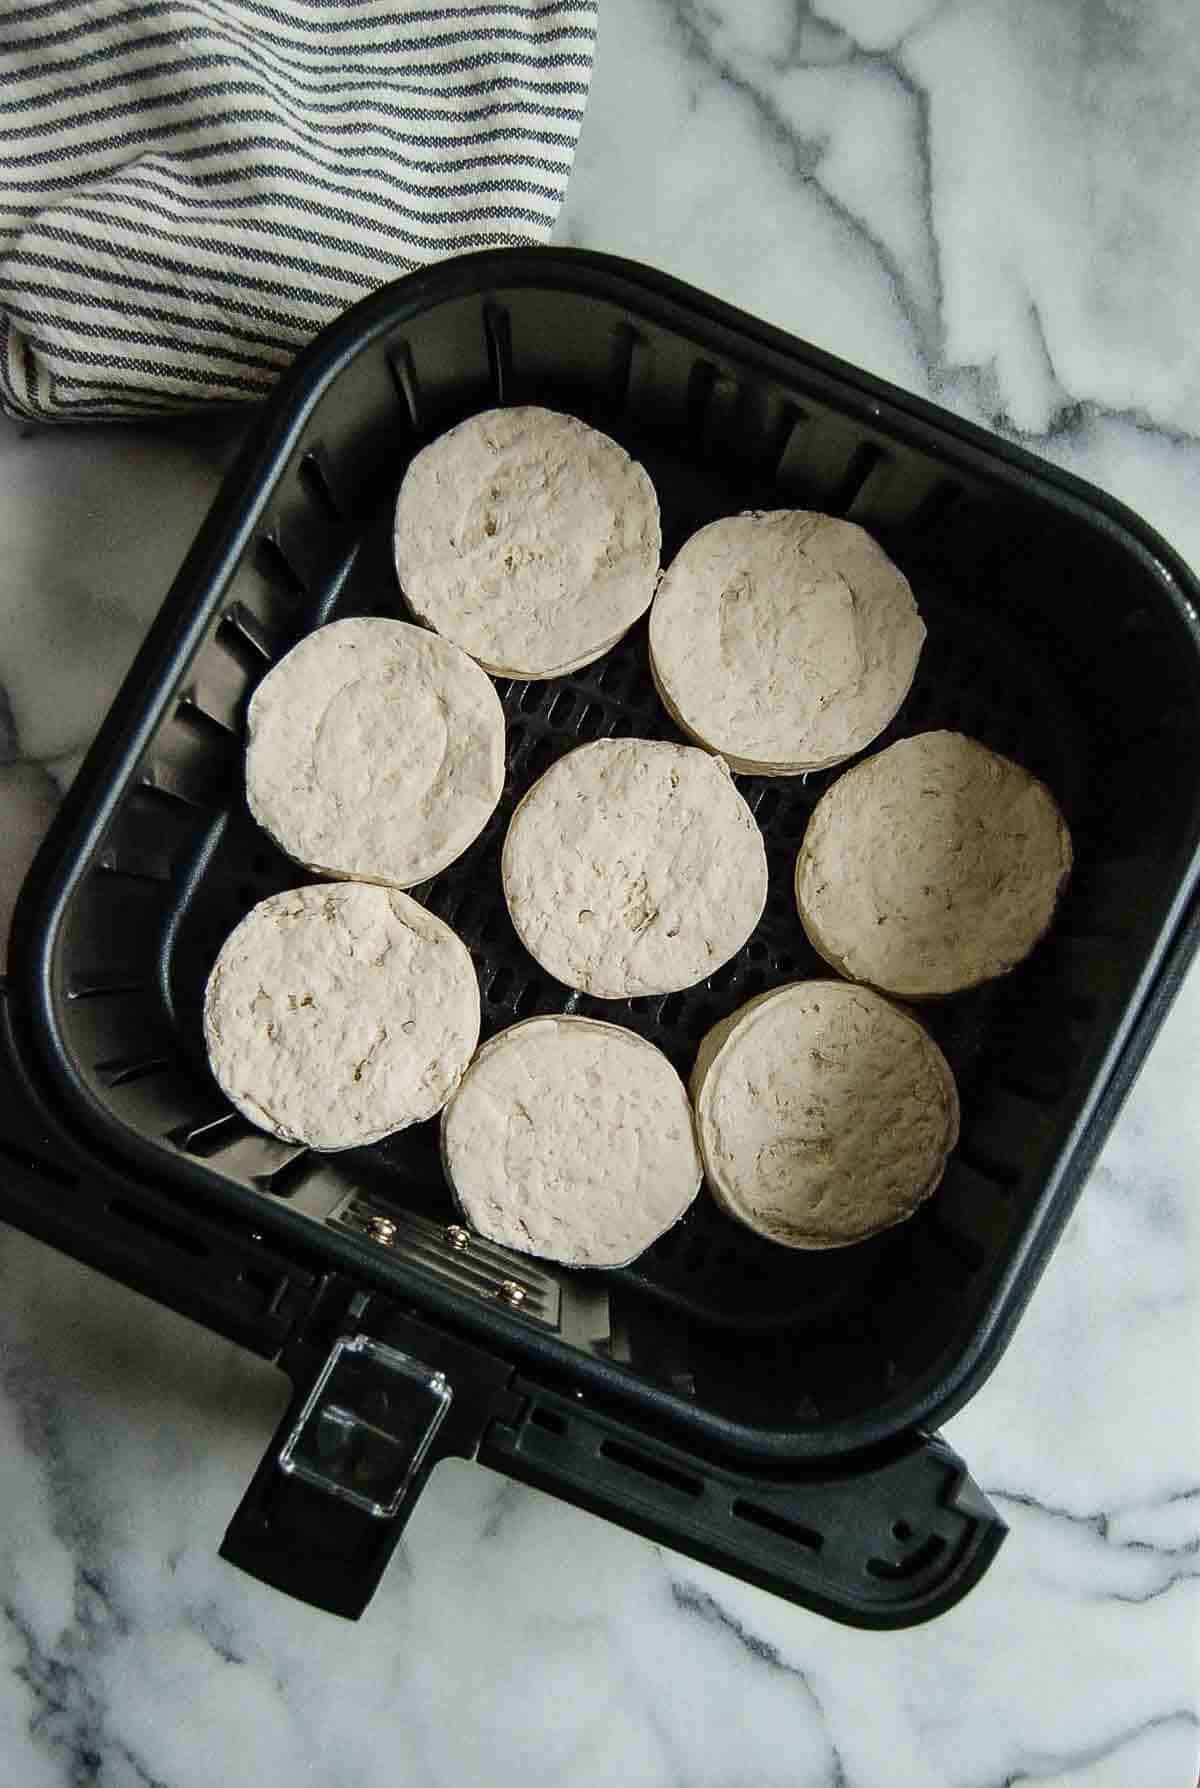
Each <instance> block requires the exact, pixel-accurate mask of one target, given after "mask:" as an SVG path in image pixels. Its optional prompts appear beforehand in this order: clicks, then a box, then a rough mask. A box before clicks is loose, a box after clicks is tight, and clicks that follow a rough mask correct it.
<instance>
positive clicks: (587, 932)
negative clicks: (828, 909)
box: [500, 739, 767, 999]
mask: <svg viewBox="0 0 1200 1788" xmlns="http://www.w3.org/2000/svg"><path fill="white" fill-rule="evenodd" d="M500 872H501V877H502V880H503V883H504V895H505V899H506V900H507V902H508V910H509V912H510V913H511V915H512V921H513V924H514V925H515V926H516V929H517V935H518V936H519V938H520V939H521V942H522V943H523V944H524V945H525V948H526V949H527V950H528V951H529V953H530V955H531V956H533V957H535V958H536V960H537V961H538V962H540V963H541V965H542V967H543V968H544V969H547V970H548V971H549V972H550V974H552V975H554V976H556V977H557V978H558V980H560V981H564V982H565V983H566V984H567V986H568V987H577V988H580V989H581V990H582V991H583V992H585V993H591V994H595V995H597V996H598V997H599V998H601V999H625V998H627V997H629V996H630V995H634V994H644V993H673V992H675V991H676V990H678V989H679V988H682V987H692V986H694V985H695V983H696V982H697V981H702V980H703V979H704V978H705V976H706V975H710V974H712V973H714V971H715V970H717V969H718V968H720V967H721V964H722V963H725V962H728V961H729V958H730V957H731V956H734V955H736V953H737V952H738V951H739V950H740V949H741V947H742V945H743V944H744V943H745V942H746V939H747V938H748V937H749V936H750V933H751V932H752V931H753V930H754V927H755V926H756V925H757V924H758V921H759V919H760V918H761V917H762V913H763V908H764V906H765V905H766V899H767V856H766V850H765V848H764V845H763V840H762V834H761V832H760V831H759V829H758V826H757V824H756V822H755V819H754V815H753V814H752V813H751V811H750V809H749V807H747V805H746V803H745V801H744V800H743V799H742V797H741V795H740V794H739V793H738V791H737V789H736V788H735V787H734V785H733V781H732V779H731V778H730V775H729V772H728V771H727V769H726V768H725V765H724V764H723V763H722V761H721V759H720V758H716V757H712V756H710V755H709V753H708V752H706V751H698V750H696V749H695V748H694V747H693V746H691V745H673V744H667V743H665V742H663V741H662V740H658V739H597V740H596V741H595V742H594V743H593V744H590V745H581V746H579V747H578V748H577V749H576V750H574V751H570V752H568V753H567V755H566V756H565V757H561V758H559V760H558V762H557V763H555V764H552V765H551V766H550V768H549V769H548V770H547V771H546V773H545V775H544V776H542V777H540V778H539V780H538V781H537V782H535V783H534V785H533V787H532V788H531V789H530V790H529V792H528V794H527V795H526V796H525V798H524V799H523V800H522V801H521V802H520V803H519V805H518V807H517V810H516V812H515V813H514V814H513V817H512V820H511V822H510V824H509V828H508V835H507V837H506V838H505V840H504V850H503V852H502V854H501V859H500Z"/></svg>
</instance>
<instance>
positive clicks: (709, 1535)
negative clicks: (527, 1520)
mask: <svg viewBox="0 0 1200 1788" xmlns="http://www.w3.org/2000/svg"><path fill="white" fill-rule="evenodd" d="M514 1388H515V1389H516V1390H517V1391H518V1392H519V1393H520V1394H521V1413H520V1415H519V1417H518V1419H517V1420H516V1421H515V1422H495V1423H493V1424H492V1426H491V1427H490V1428H489V1430H488V1433H487V1436H486V1438H485V1441H484V1444H483V1446H482V1447H481V1449H480V1454H479V1457H480V1459H481V1460H482V1462H483V1463H484V1464H486V1465H489V1466H492V1467H494V1468H495V1469H497V1470H499V1471H505V1472H507V1473H508V1475H509V1476H510V1477H513V1478H518V1479H520V1480H521V1481H522V1482H524V1483H528V1484H533V1485H536V1486H537V1487H538V1488H540V1489H543V1490H549V1491H551V1492H553V1493H554V1494H555V1495H557V1496H560V1497H562V1498H563V1499H564V1500H565V1501H568V1502H574V1503H576V1504H578V1505H579V1506H580V1507H581V1508H585V1509H589V1510H591V1511H592V1513H594V1514H598V1515H604V1516H607V1517H608V1519H610V1520H612V1521H616V1522H618V1523H620V1525H622V1526H624V1527H628V1528H630V1529H632V1530H633V1531H634V1532H636V1533H640V1534H643V1535H645V1536H646V1537H647V1538H648V1539H652V1540H657V1541H660V1542H662V1544H664V1545H667V1546H670V1547H673V1548H674V1549H675V1550H676V1551H678V1552H683V1553H686V1554H688V1556H690V1557H692V1558H696V1559H699V1560H701V1561H702V1562H703V1563H705V1564H711V1565H717V1566H719V1567H720V1568H721V1569H722V1570H725V1571H728V1572H729V1573H730V1575H731V1576H734V1577H740V1578H742V1579H743V1580H744V1581H745V1582H748V1583H755V1584H758V1585H759V1587H760V1588H763V1589H767V1590H770V1591H771V1592H772V1593H773V1594H774V1595H778V1596H782V1597H784V1598H785V1599H786V1600H787V1601H790V1602H796V1603H799V1604H801V1605H802V1606H804V1607H808V1608H812V1609H814V1610H815V1611H817V1612H818V1613H821V1614H825V1615H828V1616H829V1617H831V1618H832V1619H834V1620H837V1621H841V1622H843V1623H845V1624H847V1625H851V1626H862V1627H903V1626H914V1625H916V1624H918V1623H919V1622H921V1621H924V1620H930V1619H932V1618H933V1616H935V1615H937V1614H940V1613H942V1612H943V1611H944V1610H945V1609H947V1608H949V1607H951V1606H952V1605H953V1604H954V1603H955V1602H957V1601H958V1600H959V1599H960V1597H962V1596H964V1595H965V1594H966V1592H967V1591H968V1590H969V1589H971V1588H972V1587H973V1586H974V1584H975V1583H977V1582H978V1580H979V1578H980V1577H981V1576H982V1575H983V1573H984V1571H985V1570H986V1569H987V1567H988V1565H989V1564H990V1563H991V1561H992V1559H993V1558H994V1557H995V1556H996V1553H997V1551H998V1550H999V1547H1000V1545H1001V1542H1002V1541H1003V1539H1004V1536H1005V1534H1006V1533H1007V1531H1008V1529H1007V1526H1006V1524H1005V1523H1004V1521H1003V1520H1002V1519H1001V1517H1000V1516H999V1515H998V1514H997V1512H996V1510H995V1509H994V1508H993V1507H992V1505H991V1504H990V1503H989V1502H988V1500H987V1498H986V1497H985V1496H984V1495H983V1494H982V1492H981V1491H980V1490H979V1489H978V1488H977V1487H976V1485H975V1484H974V1483H973V1482H972V1481H971V1479H970V1478H969V1477H968V1475H967V1472H966V1468H965V1466H964V1464H963V1462H962V1460H961V1459H960V1458H959V1457H958V1455H957V1454H956V1453H955V1452H954V1451H953V1450H952V1449H951V1448H950V1447H949V1446H947V1445H946V1443H945V1442H944V1441H943V1440H942V1439H941V1438H940V1437H939V1436H936V1435H924V1434H918V1433H910V1434H907V1435H904V1436H901V1437H899V1439H898V1440H897V1441H896V1442H895V1443H894V1444H893V1445H892V1446H891V1447H890V1448H889V1449H888V1450H887V1451H886V1452H885V1453H884V1454H882V1455H880V1456H878V1457H876V1458H874V1459H873V1460H871V1461H868V1462H864V1463H863V1464H861V1465H858V1466H853V1465H846V1466H845V1467H844V1469H842V1470H841V1471H839V1470H837V1469H836V1467H834V1468H831V1467H830V1466H829V1464H827V1463H826V1464H825V1465H823V1466H821V1467H818V1468H816V1469H815V1470H814V1472H813V1475H812V1476H811V1478H810V1477H806V1476H802V1475H799V1474H797V1473H796V1471H795V1470H794V1469H793V1470H792V1472H791V1473H790V1474H789V1472H787V1471H784V1472H781V1473H778V1474H771V1473H769V1472H767V1471H765V1470H762V1471H755V1470H749V1471H741V1470H738V1469H737V1468H735V1467H730V1466H717V1465H715V1464H712V1463H710V1462H708V1461H702V1460H700V1459H698V1458H697V1457H695V1456H694V1455H692V1454H689V1453H687V1452H684V1451H682V1450H680V1449H678V1448H676V1447H673V1446H670V1445H668V1444H667V1443H665V1442H662V1441H659V1440H652V1439H650V1438H649V1437H648V1436H646V1435H644V1434H643V1433H641V1432H639V1431H636V1430H634V1429H631V1428H629V1427H627V1426H626V1425H625V1424H624V1423H622V1422H619V1421H616V1420H614V1419H613V1418H612V1417H611V1416H609V1415H608V1414H602V1413H600V1412H599V1411H596V1410H591V1409H585V1408H583V1407H582V1406H581V1405H580V1404H579V1403H578V1402H577V1401H572V1400H571V1399H569V1398H566V1397H562V1396H559V1395H557V1394H555V1393H553V1392H549V1391H546V1390H542V1389H540V1388H537V1387H534V1386H532V1385H530V1384H526V1383H522V1382H520V1381H518V1382H517V1384H516V1385H515V1387H514Z"/></svg>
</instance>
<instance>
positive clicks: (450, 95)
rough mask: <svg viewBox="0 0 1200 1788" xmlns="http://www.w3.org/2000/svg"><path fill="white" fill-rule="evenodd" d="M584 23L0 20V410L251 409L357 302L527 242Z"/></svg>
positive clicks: (583, 77)
mask: <svg viewBox="0 0 1200 1788" xmlns="http://www.w3.org/2000/svg"><path fill="white" fill-rule="evenodd" d="M596 9H597V0H529V4H525V5H517V4H510V5H501V6H484V5H458V6H437V5H409V4H405V3H404V0H275V3H274V4H271V3H270V0H140V3H138V0H28V3H27V0H0V404H2V405H3V407H4V408H5V409H6V410H8V411H9V412H10V413H12V414H15V415H19V416H25V417H34V418H59V419H66V420H69V419H76V418H88V417H96V416H132V415H144V414H148V413H151V412H160V411H173V410H182V409H194V408H196V407H198V406H200V405H202V404H205V403H213V402H216V403H229V402H233V401H237V400H239V399H244V400H253V399H255V398H258V397H261V396H262V395H263V394H264V393H265V392H266V391H267V390H268V389H269V388H270V386H271V384H272V383H273V381H274V379H275V378H276V376H277V375H278V373H279V371H280V369H281V368H282V367H284V366H286V365H287V363H288V361H289V360H290V359H291V358H292V356H293V355H294V353H295V352H296V349H297V348H298V347H300V346H301V345H302V344H303V343H304V342H306V341H307V340H308V339H309V337H310V336H311V335H313V334H314V333H315V332H316V330H318V329H319V328H320V327H321V325H322V324H323V323H326V322H328V321H329V319H330V318H331V317H333V316H335V315H336V314H337V313H338V312H339V311H341V310H343V309H344V308H345V307H346V305H347V304H350V303H352V302H353V301H354V300H355V299H356V298H360V297H362V295H363V294H364V293H365V292H368V291H370V290H371V289H372V288H373V287H375V286H377V285H380V284H381V283H382V282H383V281H385V280H388V279H394V278H395V277H396V276H397V275H398V274H401V273H404V272H406V271H407V270H409V269H410V268H412V267H416V266H419V265H420V264H422V263H423V262H426V261H430V260H433V259H435V258H437V257H439V256H441V255H446V254H450V253H453V252H454V251H456V250H460V249H469V248H483V247H487V246H493V245H501V244H505V243H516V242H529V241H537V240H540V239H542V238H544V237H545V236H546V235H547V233H548V232H549V230H550V228H551V226H552V224H553V222H554V219H555V216H556V214H557V211H558V207H559V204H560V202H561V199H562V196H563V192H564V190H565V187H566V183H567V177H568V174H569V173H570V169H571V161H572V157H573V155H574V152H575V143H576V139H577V137H578V135H579V127H580V123H581V120H582V117H583V108H584V102H585V100H586V98H587V91H588V82H589V79H590V77H591V69H592V52H593V47H594V42H595V34H596Z"/></svg>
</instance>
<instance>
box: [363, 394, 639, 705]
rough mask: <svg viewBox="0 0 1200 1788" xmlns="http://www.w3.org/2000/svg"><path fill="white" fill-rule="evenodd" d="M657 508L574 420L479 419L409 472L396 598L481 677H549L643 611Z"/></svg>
mask: <svg viewBox="0 0 1200 1788" xmlns="http://www.w3.org/2000/svg"><path fill="white" fill-rule="evenodd" d="M661 545H662V532H661V527H660V523H659V513H658V498H657V496H656V495H655V491H654V486H653V485H652V484H651V482H650V479H649V477H648V476H647V474H646V472H645V471H644V470H643V468H642V467H641V466H640V465H638V463H637V462H636V461H635V460H632V459H630V457H629V455H628V454H627V453H626V452H625V450H624V448H623V447H619V446H618V445H617V443H616V442H615V441H612V440H610V439H609V437H608V436H607V435H604V434H601V433H600V432H599V430H597V429H594V428H589V427H588V426H587V424H586V423H584V422H580V421H578V420H577V418H576V417H574V416H565V415H560V414H559V413H558V412H557V411H555V410H544V409H539V408H537V407H533V406H525V407H522V408H515V409H511V410H488V411H486V412H484V413H483V414H482V415H479V416H472V417H471V418H470V419H469V420H468V421H466V422H462V423H460V424H459V425H458V427H457V428H452V429H450V430H449V432H448V433H446V434H444V435H441V436H439V438H438V439H437V440H436V441H434V442H432V443H431V445H430V446H428V447H426V448H424V449H423V450H422V451H421V452H420V453H419V454H418V455H417V456H416V458H415V459H414V460H413V462H412V464H411V466H410V467H409V468H408V471H407V473H406V474H405V477H404V482H403V484H402V485H401V487H400V496H399V499H398V501H397V504H396V527H395V552H396V570H397V574H398V576H399V579H400V588H401V590H402V591H403V593H404V598H405V601H406V602H407V603H408V605H409V607H410V609H411V610H412V612H413V614H414V615H416V617H417V619H418V620H420V621H423V622H424V623H425V624H426V625H427V626H429V627H432V628H435V629H436V630H437V632H438V633H441V634H444V635H445V637H446V638H447V639H452V640H454V641H455V642H456V643H457V644H458V645H460V646H461V647H462V648H463V650H464V651H466V652H469V653H470V654H471V656H472V657H473V658H476V659H477V660H478V661H479V663H480V664H481V665H483V667H484V668H485V670H489V671H491V672H492V674H493V675H495V676H504V677H531V678H539V677H553V676H559V675H562V674H564V673H566V672H567V671H572V670H578V669H579V668H580V667H581V666H583V665H585V664H590V663H591V662H592V660H593V659H595V658H599V657H600V656H601V655H602V654H603V653H604V652H607V651H608V649H609V648H610V647H611V646H614V645H616V643H617V641H618V640H619V639H620V638H621V637H622V635H623V634H625V633H626V632H627V631H628V630H629V628H630V627H631V626H632V625H633V623H634V622H635V621H636V620H637V618H638V616H639V615H642V614H644V613H645V611H646V610H647V609H648V608H649V606H650V602H651V598H652V597H653V595H654V587H655V583H656V581H657V578H658V570H659V555H660V551H661Z"/></svg>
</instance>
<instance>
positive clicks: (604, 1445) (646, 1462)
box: [600, 1440, 704, 1496]
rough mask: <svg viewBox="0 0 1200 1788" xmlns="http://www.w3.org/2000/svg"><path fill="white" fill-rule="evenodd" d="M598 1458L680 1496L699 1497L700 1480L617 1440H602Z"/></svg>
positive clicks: (701, 1485) (700, 1491)
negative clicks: (673, 1491) (651, 1480)
mask: <svg viewBox="0 0 1200 1788" xmlns="http://www.w3.org/2000/svg"><path fill="white" fill-rule="evenodd" d="M600 1456H601V1458H603V1459H609V1460H611V1461H612V1463H613V1464H614V1465H619V1466H621V1467H622V1468H623V1469H624V1470H625V1471H635V1472H637V1473H638V1474H639V1475H640V1476H641V1477H644V1478H652V1479H653V1480H654V1482H655V1483H656V1484H664V1485H665V1486H666V1487H667V1489H668V1490H678V1491H679V1493H680V1495H681V1496H701V1495H703V1493H704V1484H703V1482H702V1480H701V1479H700V1478H697V1477H693V1476H692V1474H691V1473H690V1472H687V1471H680V1470H679V1469H678V1467H677V1466H674V1465H668V1464H667V1463H666V1461H665V1460H663V1459H656V1458H654V1457H653V1456H652V1455H651V1454H649V1453H640V1452H638V1451H637V1450H636V1448H634V1447H627V1446H625V1445H624V1444H623V1442H621V1441H619V1440H602V1441H601V1442H600Z"/></svg>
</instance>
